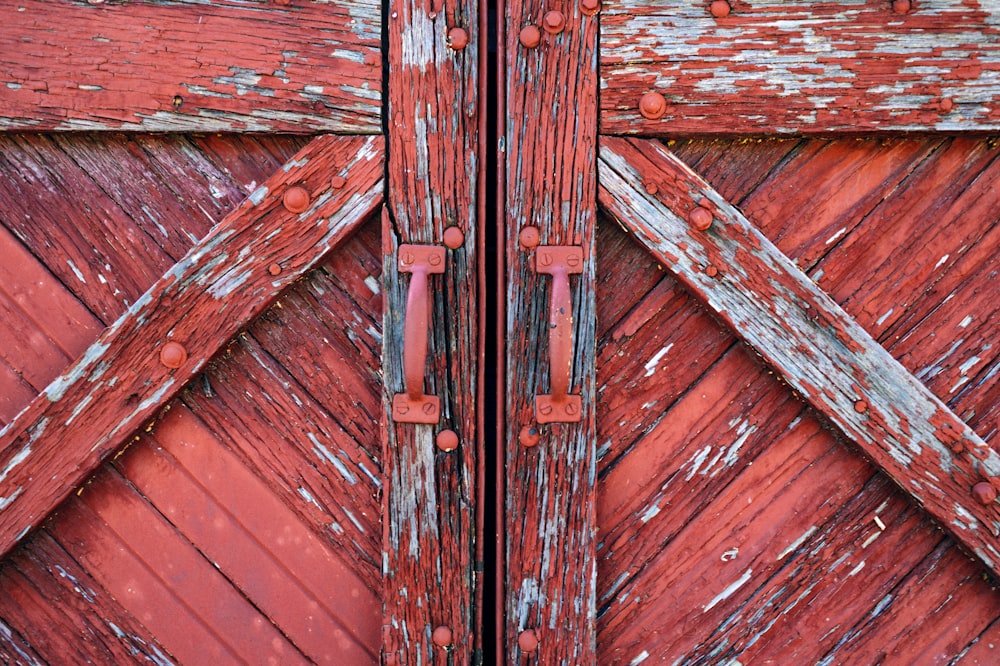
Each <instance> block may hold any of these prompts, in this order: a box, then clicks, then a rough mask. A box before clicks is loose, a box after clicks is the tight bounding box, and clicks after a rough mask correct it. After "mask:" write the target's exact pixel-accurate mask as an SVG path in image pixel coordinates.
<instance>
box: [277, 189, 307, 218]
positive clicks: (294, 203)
mask: <svg viewBox="0 0 1000 666" xmlns="http://www.w3.org/2000/svg"><path fill="white" fill-rule="evenodd" d="M281 201H282V203H283V204H285V208H287V209H288V210H289V211H290V212H292V213H301V212H303V211H305V210H306V209H307V208H309V193H308V192H306V188H304V187H299V186H298V185H296V186H295V187H289V188H288V189H287V190H285V194H284V195H283V196H282V197H281Z"/></svg>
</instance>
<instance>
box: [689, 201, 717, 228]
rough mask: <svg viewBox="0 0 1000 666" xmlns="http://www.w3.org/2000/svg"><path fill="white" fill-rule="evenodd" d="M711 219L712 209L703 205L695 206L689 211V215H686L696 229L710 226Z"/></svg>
mask: <svg viewBox="0 0 1000 666" xmlns="http://www.w3.org/2000/svg"><path fill="white" fill-rule="evenodd" d="M712 219H713V218H712V211H710V210H709V209H707V208H705V207H704V206H698V207H696V208H695V209H694V210H692V211H691V215H689V216H688V221H689V222H690V223H691V226H692V227H694V228H695V229H697V230H698V231H705V230H706V229H708V228H709V227H710V226H712Z"/></svg>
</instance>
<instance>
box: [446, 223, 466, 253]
mask: <svg viewBox="0 0 1000 666" xmlns="http://www.w3.org/2000/svg"><path fill="white" fill-rule="evenodd" d="M443 240H444V244H445V247H450V248H451V249H452V250H457V249H458V248H460V247H462V245H464V244H465V234H464V233H463V232H462V230H461V229H460V228H459V227H455V226H452V227H448V228H447V229H445V230H444V236H443Z"/></svg>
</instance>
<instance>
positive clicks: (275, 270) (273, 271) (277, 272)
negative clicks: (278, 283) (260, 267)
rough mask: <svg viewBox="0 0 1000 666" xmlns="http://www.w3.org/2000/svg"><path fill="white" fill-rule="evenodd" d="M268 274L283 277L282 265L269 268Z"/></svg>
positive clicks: (273, 265) (272, 265)
mask: <svg viewBox="0 0 1000 666" xmlns="http://www.w3.org/2000/svg"><path fill="white" fill-rule="evenodd" d="M267 272H268V273H270V274H271V275H281V265H280V264H271V265H270V266H268V267H267Z"/></svg>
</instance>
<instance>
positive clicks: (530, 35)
mask: <svg viewBox="0 0 1000 666" xmlns="http://www.w3.org/2000/svg"><path fill="white" fill-rule="evenodd" d="M517 41H519V42H521V46H523V47H524V48H526V49H533V48H535V47H536V46H538V44H539V43H540V42H541V41H542V31H541V30H539V29H538V26H534V25H526V26H524V27H523V28H521V32H520V33H518V35H517Z"/></svg>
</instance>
